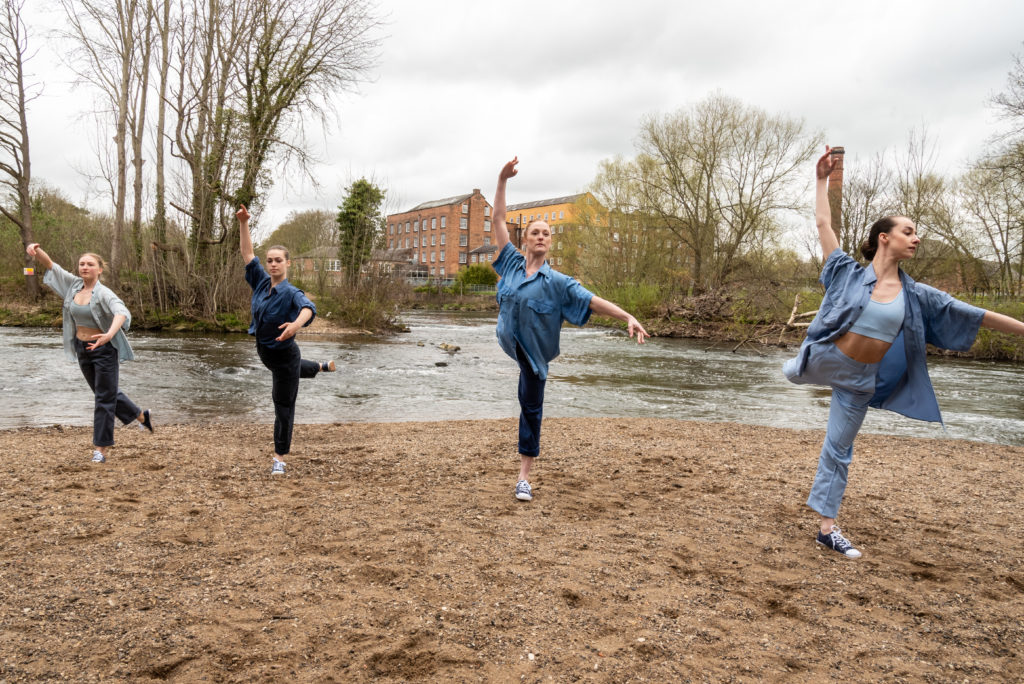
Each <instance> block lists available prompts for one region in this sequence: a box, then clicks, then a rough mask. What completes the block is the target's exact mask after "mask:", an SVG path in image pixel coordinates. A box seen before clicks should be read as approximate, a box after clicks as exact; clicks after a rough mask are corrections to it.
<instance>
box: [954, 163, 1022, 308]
mask: <svg viewBox="0 0 1024 684" xmlns="http://www.w3.org/2000/svg"><path fill="white" fill-rule="evenodd" d="M959 190H960V197H961V199H962V202H963V206H964V209H965V211H966V214H967V215H968V217H969V218H970V219H971V223H972V224H973V225H974V226H975V227H976V228H977V229H978V230H979V231H980V233H981V235H982V237H983V239H984V241H985V247H986V249H985V250H984V255H985V256H986V257H987V258H989V259H992V260H993V261H994V262H995V264H996V266H997V277H996V281H997V285H998V289H999V290H1000V291H1001V292H1002V293H1003V294H1009V295H1014V296H1016V295H1020V294H1021V293H1022V292H1024V187H1022V179H1021V177H1020V176H1019V175H1018V174H1016V173H1014V172H1013V170H1012V166H1003V165H999V164H996V165H991V164H989V163H988V162H987V161H986V162H984V163H981V164H978V165H976V166H975V168H973V169H972V170H971V171H969V172H968V173H967V174H965V175H964V177H963V179H962V182H961V184H960V186H959Z"/></svg>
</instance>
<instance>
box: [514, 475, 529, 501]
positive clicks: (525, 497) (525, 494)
mask: <svg viewBox="0 0 1024 684" xmlns="http://www.w3.org/2000/svg"><path fill="white" fill-rule="evenodd" d="M516 498H517V499H519V500H520V501H533V490H532V489H530V483H529V482H527V481H526V480H520V481H519V482H517V483H516Z"/></svg>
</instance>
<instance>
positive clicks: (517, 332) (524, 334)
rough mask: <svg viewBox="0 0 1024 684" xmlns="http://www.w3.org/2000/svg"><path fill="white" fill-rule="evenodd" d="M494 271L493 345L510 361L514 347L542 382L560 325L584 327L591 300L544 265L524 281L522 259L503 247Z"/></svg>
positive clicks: (575, 284) (508, 245) (554, 352)
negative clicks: (495, 322) (495, 341)
mask: <svg viewBox="0 0 1024 684" xmlns="http://www.w3.org/2000/svg"><path fill="white" fill-rule="evenodd" d="M493 266H494V270H495V271H497V272H498V275H499V276H501V280H499V281H498V295H497V298H498V306H499V307H500V310H499V312H498V328H497V335H498V342H499V344H501V348H502V349H503V350H504V351H505V353H506V354H508V355H509V356H511V357H512V358H513V359H514V358H516V344H517V343H518V344H519V346H520V347H522V348H523V351H524V352H526V357H527V358H528V359H529V360H530V366H531V367H532V368H533V371H534V372H535V373H536V374H537V376H538V377H539V378H540V379H541V380H546V379H547V377H548V362H549V361H551V360H552V359H554V358H555V357H556V356H558V353H559V349H558V338H559V336H560V334H561V332H562V321H569V322H570V323H572V324H573V325H584V324H585V323H586V322H587V321H588V320H590V300H591V299H592V298H593V296H594V294H593V293H592V292H590V291H589V290H587V289H586V288H585V287H583V286H582V285H580V283H579V281H577V280H576V279H574V278H570V277H569V276H567V275H564V274H562V273H559V272H558V271H556V270H554V269H552V268H551V266H550V265H548V263H547V262H546V261H545V262H544V265H543V266H541V267H540V268H539V269H538V270H537V272H536V273H534V274H533V275H532V276H529V277H527V275H526V257H524V256H523V255H522V254H520V252H519V250H517V249H516V248H515V247H513V246H512V243H511V242H509V243H506V245H505V246H504V247H502V249H501V252H500V253H499V254H498V258H497V259H495V260H494V264H493Z"/></svg>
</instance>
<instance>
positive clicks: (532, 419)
mask: <svg viewBox="0 0 1024 684" xmlns="http://www.w3.org/2000/svg"><path fill="white" fill-rule="evenodd" d="M516 361H517V362H518V363H519V453H520V454H522V455H523V456H533V457H536V456H537V455H539V454H540V421H541V419H542V418H543V417H544V385H545V383H546V382H547V381H546V380H541V379H540V377H538V375H537V374H536V373H534V372H533V368H532V367H531V366H530V360H529V359H528V358H526V352H524V351H523V348H522V347H520V346H519V345H518V344H517V345H516Z"/></svg>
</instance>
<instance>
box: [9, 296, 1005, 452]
mask: <svg viewBox="0 0 1024 684" xmlns="http://www.w3.org/2000/svg"><path fill="white" fill-rule="evenodd" d="M402 320H403V321H404V322H405V323H406V324H407V325H408V326H409V328H410V329H411V332H409V333H405V334H400V335H395V336H392V337H389V338H387V339H372V338H367V337H364V336H338V337H330V338H320V337H315V336H310V337H307V338H302V339H300V346H301V348H302V352H303V356H304V357H305V358H309V359H315V360H319V359H328V358H334V359H336V360H337V364H338V372H337V373H333V374H321V375H320V376H319V377H317V378H315V379H311V380H303V381H302V383H301V386H300V388H299V400H298V407H297V422H299V423H333V422H348V421H410V420H425V421H432V420H462V419H473V418H498V417H512V416H517V415H518V412H519V408H518V403H517V401H516V380H517V377H518V367H517V366H516V364H515V362H514V361H512V360H511V359H509V358H508V357H506V356H505V354H504V353H503V352H502V351H501V349H500V348H499V347H498V343H497V340H496V338H495V336H494V326H495V319H494V316H493V315H486V314H465V313H453V314H443V313H410V314H406V315H404V316H403V317H402ZM130 339H131V342H132V346H133V348H134V349H135V354H136V361H134V362H132V363H126V364H122V365H121V388H122V389H123V390H124V391H125V392H127V393H128V395H129V396H131V397H132V398H133V399H134V400H135V401H136V402H137V403H139V404H140V405H141V406H143V407H149V408H151V409H152V410H153V415H154V419H155V422H156V424H157V426H158V427H159V424H160V423H164V424H167V423H211V422H240V421H247V422H258V423H270V422H273V419H274V416H273V407H272V405H271V402H270V374H269V372H268V371H267V370H266V369H264V367H263V366H262V364H260V361H259V359H258V358H257V356H256V350H255V347H254V345H253V342H252V338H250V337H248V336H245V335H227V336H224V335H218V336H182V335H170V334H156V335H153V334H136V333H132V334H131V336H130ZM441 343H446V344H450V345H457V346H458V347H460V350H459V351H458V352H455V353H454V354H449V353H447V352H445V351H443V350H441V349H440V348H439V345H440V344H441ZM709 347H710V348H709ZM731 347H732V345H728V344H722V345H718V346H712V345H711V344H710V343H708V342H703V341H693V340H672V339H654V340H651V341H649V342H648V343H647V344H645V345H644V346H642V347H641V346H638V345H636V344H635V343H634V342H632V341H630V340H629V339H628V338H627V337H625V335H624V334H623V333H621V332H617V331H610V330H606V329H602V328H597V327H593V326H591V327H586V328H582V329H578V328H566V329H564V330H563V332H562V343H561V348H562V355H561V356H560V357H559V358H558V359H556V360H555V361H553V362H552V363H551V373H550V378H549V382H548V385H547V391H546V398H545V405H544V413H545V416H549V417H556V416H562V417H569V416H608V417H613V416H633V417H649V418H679V419H686V420H709V421H735V422H740V423H749V424H755V425H769V426H775V427H791V428H815V429H823V428H824V426H825V422H826V420H827V416H828V401H829V391H828V390H827V389H824V388H813V387H807V386H797V385H793V384H791V383H789V382H787V381H786V380H785V378H783V376H782V373H781V371H780V369H781V366H782V363H783V362H784V361H785V360H786V359H787V358H789V357H790V356H792V355H793V354H794V353H795V350H791V351H785V350H774V349H770V350H761V351H760V352H755V351H753V350H747V349H743V350H740V351H737V352H735V353H733V352H731V351H730V349H731ZM0 349H2V354H0V387H2V388H3V392H4V395H5V398H6V401H4V402H3V404H2V405H0V428H12V427H22V426H45V425H53V424H65V425H90V424H91V421H92V394H91V392H90V391H89V389H88V387H87V385H86V383H85V380H84V379H83V378H82V376H81V373H80V371H79V370H78V366H77V364H74V363H69V362H67V361H66V360H65V359H64V354H63V352H62V350H61V346H60V334H59V331H57V330H46V329H22V328H0ZM929 368H930V371H931V377H932V382H933V384H934V385H935V389H936V392H937V394H938V397H939V404H940V406H941V407H942V411H943V417H944V419H945V421H946V426H947V431H946V432H945V433H943V431H942V429H941V427H939V426H938V425H937V424H929V423H921V422H919V421H913V420H909V419H906V418H903V417H902V416H899V415H896V414H893V413H890V412H887V411H874V410H872V411H869V412H868V418H867V420H866V421H865V425H864V430H865V431H868V432H883V433H889V434H897V435H913V436H925V437H950V438H956V439H970V440H977V441H989V442H998V443H1002V444H1013V445H1024V394H1022V392H1021V389H1022V388H1024V365H1019V364H1008V363H995V362H982V361H960V360H947V359H941V358H933V359H929Z"/></svg>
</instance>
